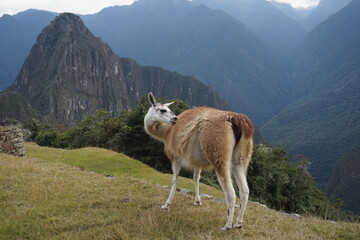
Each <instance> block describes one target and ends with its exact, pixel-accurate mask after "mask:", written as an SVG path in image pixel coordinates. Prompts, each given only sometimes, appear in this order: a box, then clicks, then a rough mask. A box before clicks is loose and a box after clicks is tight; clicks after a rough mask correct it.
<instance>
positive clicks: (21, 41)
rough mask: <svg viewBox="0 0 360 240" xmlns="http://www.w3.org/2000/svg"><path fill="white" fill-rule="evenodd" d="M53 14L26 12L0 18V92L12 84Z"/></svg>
mask: <svg viewBox="0 0 360 240" xmlns="http://www.w3.org/2000/svg"><path fill="white" fill-rule="evenodd" d="M55 15H56V14H55V13H51V12H46V11H39V10H27V11H24V12H21V13H19V14H16V15H14V16H10V15H6V14H5V15H3V16H2V17H0V91H1V90H2V89H4V88H5V87H7V86H9V85H10V84H11V83H13V82H14V80H15V77H16V75H17V74H18V73H19V71H20V68H21V64H22V63H23V61H24V59H25V57H26V56H27V55H28V54H29V50H30V48H31V46H32V44H33V43H34V42H35V40H36V36H37V35H38V34H39V33H40V31H41V30H42V28H44V27H45V26H46V25H48V24H49V23H50V22H51V20H52V19H53V18H54V17H55Z"/></svg>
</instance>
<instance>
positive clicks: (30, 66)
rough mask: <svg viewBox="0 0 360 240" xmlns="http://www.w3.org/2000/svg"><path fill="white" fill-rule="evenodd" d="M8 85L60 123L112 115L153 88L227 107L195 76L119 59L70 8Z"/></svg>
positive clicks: (166, 94)
mask: <svg viewBox="0 0 360 240" xmlns="http://www.w3.org/2000/svg"><path fill="white" fill-rule="evenodd" d="M9 90H11V91H16V92H18V93H20V94H21V96H23V98H24V99H25V100H26V101H27V102H28V103H29V104H30V106H32V108H33V109H35V110H37V111H38V112H39V113H40V114H41V115H42V116H44V118H45V119H46V120H48V121H50V122H53V123H60V124H74V123H76V122H78V121H79V120H81V119H82V117H83V115H84V114H91V113H94V112H95V111H96V110H97V109H99V108H103V109H105V110H108V111H111V112H112V113H113V114H117V113H119V112H120V111H122V110H124V109H131V108H133V107H135V106H136V101H137V100H138V99H139V98H141V97H142V96H143V95H145V94H146V93H148V92H149V91H153V92H154V94H157V95H161V96H163V97H164V98H169V99H170V98H180V99H182V100H184V101H186V102H188V103H190V105H209V106H214V107H218V108H227V105H226V103H225V102H224V101H223V100H222V99H221V98H220V97H218V95H217V94H216V93H215V92H214V91H213V90H212V89H211V88H210V87H208V86H206V85H204V84H202V83H201V82H199V81H198V80H196V79H194V78H193V77H189V76H182V75H180V74H178V73H175V72H169V71H167V70H164V69H161V68H158V67H142V66H140V65H138V64H137V63H136V62H135V61H133V60H131V59H125V58H119V57H118V56H116V55H115V54H114V53H113V52H112V50H111V49H110V47H109V46H108V45H107V44H104V43H103V42H102V41H101V40H100V39H99V38H96V37H95V36H94V35H93V34H92V33H91V32H90V31H89V30H88V29H87V28H86V27H85V25H84V24H83V22H82V21H81V19H80V17H78V16H76V15H74V14H70V13H68V14H61V15H60V16H59V17H56V18H55V20H54V21H52V22H51V24H50V25H49V26H47V27H46V28H45V29H44V30H43V31H42V33H41V34H40V35H39V36H38V38H37V40H36V43H35V45H34V46H33V47H32V49H31V51H30V54H29V56H28V57H27V58H26V60H25V63H24V64H23V66H22V68H21V71H20V73H19V75H18V76H17V78H16V80H15V82H14V84H13V85H11V86H10V87H9Z"/></svg>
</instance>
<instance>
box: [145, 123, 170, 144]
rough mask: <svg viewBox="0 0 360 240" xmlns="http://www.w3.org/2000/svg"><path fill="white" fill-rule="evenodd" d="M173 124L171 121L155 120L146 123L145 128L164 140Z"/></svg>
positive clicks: (152, 134)
mask: <svg viewBox="0 0 360 240" xmlns="http://www.w3.org/2000/svg"><path fill="white" fill-rule="evenodd" d="M171 126H172V125H171V124H170V123H162V122H159V121H154V122H151V123H147V124H145V130H146V131H147V132H148V133H149V134H150V135H151V136H153V137H154V138H156V139H158V140H160V141H162V142H164V141H165V138H166V136H167V135H168V132H169V130H170V129H171Z"/></svg>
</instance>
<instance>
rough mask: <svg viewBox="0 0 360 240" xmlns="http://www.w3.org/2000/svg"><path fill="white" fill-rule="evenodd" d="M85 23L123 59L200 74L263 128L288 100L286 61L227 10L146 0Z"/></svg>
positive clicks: (178, 0)
mask: <svg viewBox="0 0 360 240" xmlns="http://www.w3.org/2000/svg"><path fill="white" fill-rule="evenodd" d="M83 19H84V22H85V23H86V24H87V26H89V29H91V31H93V32H94V34H96V35H98V36H101V38H102V39H104V41H106V42H107V43H109V45H110V46H111V47H112V48H113V49H114V51H115V52H116V53H118V54H119V55H121V56H127V57H131V58H134V59H136V60H137V61H139V62H140V63H141V64H146V65H147V64H151V65H157V66H161V67H165V68H167V69H171V70H175V71H178V72H181V73H184V74H189V75H192V76H195V77H196V78H198V79H200V80H201V81H202V82H204V83H206V84H209V85H210V86H211V87H213V88H214V89H216V90H217V91H218V92H219V94H220V95H221V96H222V97H223V98H224V99H225V100H226V101H227V102H228V103H229V105H230V106H231V108H232V109H233V110H235V111H239V112H243V113H246V114H248V115H249V116H250V117H251V118H252V119H253V121H254V122H255V123H256V124H257V125H262V124H263V123H265V122H266V121H267V120H268V119H270V118H271V117H272V116H274V115H275V114H276V113H278V112H279V111H280V110H281V109H283V107H284V106H285V104H286V102H287V94H286V84H287V83H286V74H285V67H284V65H283V63H282V62H281V61H280V60H279V59H278V58H277V57H275V55H276V54H275V53H274V52H272V51H271V50H270V49H269V47H267V46H266V45H265V44H264V43H263V42H262V41H260V40H259V39H258V38H256V37H255V36H254V35H253V34H252V33H251V32H250V31H249V30H248V29H247V28H246V27H245V26H244V25H243V24H241V23H240V22H239V21H238V20H237V19H235V18H233V17H231V16H230V15H228V14H226V13H225V12H223V11H220V10H211V9H209V8H208V7H206V6H204V5H199V6H197V5H195V4H193V3H191V2H188V1H185V0H140V1H136V2H135V3H134V4H132V5H131V6H121V7H112V8H107V9H104V10H103V11H101V12H100V13H98V14H96V15H90V16H89V15H88V16H84V17H83Z"/></svg>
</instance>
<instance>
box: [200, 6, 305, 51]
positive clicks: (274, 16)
mask: <svg viewBox="0 0 360 240" xmlns="http://www.w3.org/2000/svg"><path fill="white" fill-rule="evenodd" d="M193 2H194V3H195V4H204V5H206V6H208V7H210V8H212V9H221V10H224V11H225V12H227V13H228V14H230V15H231V16H233V17H235V18H237V19H238V20H239V21H240V22H241V23H243V24H244V25H245V26H246V27H247V28H248V29H249V30H250V31H251V32H252V33H254V34H255V35H256V36H257V37H259V38H260V39H261V40H262V41H263V42H265V43H266V44H267V45H268V46H271V47H273V48H274V49H275V50H276V52H278V53H281V54H282V55H284V56H287V55H288V54H289V52H291V50H293V48H294V47H295V46H296V45H297V44H298V43H299V42H300V41H301V40H302V38H303V37H304V36H305V34H306V31H305V30H304V29H303V28H302V26H300V24H299V23H297V22H296V21H294V20H293V19H291V18H289V17H288V16H286V15H285V14H284V13H283V12H281V11H280V10H279V9H277V8H276V7H275V6H273V4H271V2H269V1H267V0H236V1H234V0H193Z"/></svg>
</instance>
